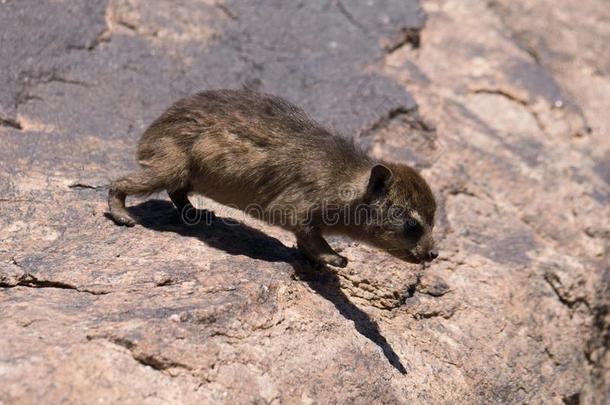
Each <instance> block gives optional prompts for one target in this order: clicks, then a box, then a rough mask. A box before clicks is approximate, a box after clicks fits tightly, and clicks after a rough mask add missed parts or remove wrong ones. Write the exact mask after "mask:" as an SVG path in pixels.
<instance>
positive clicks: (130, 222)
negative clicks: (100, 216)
mask: <svg viewBox="0 0 610 405" xmlns="http://www.w3.org/2000/svg"><path fill="white" fill-rule="evenodd" d="M106 216H107V217H109V218H110V219H112V220H113V221H114V223H115V224H117V225H119V226H128V227H132V226H135V225H136V221H135V220H134V219H133V218H132V217H130V216H129V215H127V214H119V213H116V212H108V213H107V214H106Z"/></svg>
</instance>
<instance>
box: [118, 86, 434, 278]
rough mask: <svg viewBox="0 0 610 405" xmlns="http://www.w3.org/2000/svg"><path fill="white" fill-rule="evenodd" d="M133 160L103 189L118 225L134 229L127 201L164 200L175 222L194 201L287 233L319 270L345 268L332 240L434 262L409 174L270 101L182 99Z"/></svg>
mask: <svg viewBox="0 0 610 405" xmlns="http://www.w3.org/2000/svg"><path fill="white" fill-rule="evenodd" d="M137 158H138V163H139V164H140V166H141V169H140V170H138V171H136V172H134V173H131V174H128V175H127V176H125V177H122V178H120V179H117V180H115V181H113V182H112V183H111V184H110V191H109V194H108V205H109V209H110V211H109V215H110V217H111V218H112V219H113V220H114V221H115V222H116V223H117V224H119V225H127V226H133V225H134V224H135V221H134V220H133V218H131V216H130V215H129V213H128V211H127V210H126V208H125V197H126V196H128V195H147V194H150V193H153V192H156V191H160V190H167V192H168V194H169V197H170V198H171V200H172V202H173V203H174V205H175V206H176V208H177V209H178V211H179V212H180V213H181V216H182V218H185V215H186V214H187V213H188V212H189V211H190V210H194V208H193V206H192V205H191V203H190V202H189V199H188V195H189V194H191V193H197V194H202V195H204V196H206V197H209V198H211V199H213V200H215V201H218V202H220V203H222V204H225V205H229V206H233V207H236V208H239V209H241V210H243V211H245V212H247V213H248V214H250V215H253V216H255V217H258V218H259V219H263V220H265V221H267V222H269V223H271V224H274V225H279V226H281V227H283V228H285V229H288V230H290V231H292V232H294V234H295V235H296V238H297V245H298V248H299V250H300V251H301V252H302V254H304V255H305V257H306V258H307V259H309V260H310V261H311V262H313V263H315V264H317V265H320V264H329V265H332V266H339V267H344V266H346V265H347V258H345V257H343V256H341V255H339V254H338V253H337V252H335V251H334V250H333V249H332V248H331V247H330V246H329V245H328V243H327V242H326V240H324V238H323V236H322V235H325V234H333V233H335V234H336V233H339V234H343V235H348V236H349V237H351V238H353V239H356V240H361V241H364V242H367V243H370V244H372V245H375V246H378V247H381V248H383V249H385V250H387V251H388V252H390V253H391V254H393V255H394V256H396V257H399V258H401V259H403V260H406V261H409V262H415V263H420V262H422V261H430V260H433V259H434V258H436V257H437V256H438V253H437V252H436V250H435V249H434V241H433V239H432V228H433V226H434V212H435V210H436V203H435V200H434V196H433V194H432V192H431V190H430V187H428V184H427V183H426V181H425V180H424V179H423V178H422V177H421V176H420V175H419V174H418V173H417V172H416V171H415V170H414V169H412V168H411V167H409V166H406V165H404V164H397V163H385V162H379V161H376V160H374V159H372V158H370V157H368V156H367V155H366V154H365V153H364V152H362V151H361V150H359V149H358V148H357V147H356V146H355V145H354V144H353V142H352V141H350V140H348V139H346V138H343V137H341V136H338V135H334V134H332V133H330V132H329V131H328V130H327V129H325V128H323V127H322V126H321V125H320V124H318V123H317V122H315V121H314V120H313V119H311V118H310V117H309V116H308V115H307V114H306V113H305V112H304V111H303V110H301V109H300V108H298V107H296V106H294V105H293V104H291V103H289V102H287V101H286V100H283V99H281V98H279V97H276V96H272V95H269V94H264V93H259V92H255V91H252V90H248V89H244V90H214V91H206V92H202V93H199V94H196V95H194V96H191V97H187V98H185V99H182V100H180V101H178V102H177V103H176V104H174V105H173V106H172V107H170V108H169V109H168V110H167V111H165V112H164V113H163V115H161V117H159V118H158V119H157V120H156V121H155V122H153V124H152V125H151V126H150V127H149V128H148V129H147V130H146V132H144V134H143V135H142V138H141V139H140V142H139V144H138V151H137ZM191 212H192V211H191Z"/></svg>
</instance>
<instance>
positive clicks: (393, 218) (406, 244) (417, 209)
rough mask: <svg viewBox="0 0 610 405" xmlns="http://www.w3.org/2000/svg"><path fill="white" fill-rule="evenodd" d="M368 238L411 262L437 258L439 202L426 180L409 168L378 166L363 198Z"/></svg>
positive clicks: (390, 164) (369, 179)
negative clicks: (435, 225) (433, 230)
mask: <svg viewBox="0 0 610 405" xmlns="http://www.w3.org/2000/svg"><path fill="white" fill-rule="evenodd" d="M362 203H363V204H364V207H366V209H365V210H364V211H365V213H366V214H365V215H364V217H366V218H363V216H362V215H360V216H359V220H361V221H362V220H364V221H365V222H364V223H363V230H364V232H365V235H364V237H365V239H366V240H367V241H368V242H370V243H372V244H374V245H377V246H379V247H381V248H383V249H385V250H387V251H388V252H390V253H391V254H392V255H394V256H396V257H398V258H400V259H403V260H406V261H409V262H412V263H421V262H423V261H432V260H434V259H435V258H436V257H437V256H438V252H437V250H436V249H435V248H434V240H433V238H432V229H433V227H434V213H435V211H436V201H435V200H434V195H433V194H432V191H431V190H430V187H429V186H428V184H427V183H426V181H425V180H424V179H423V178H422V177H421V176H420V175H419V173H417V172H416V171H415V170H414V169H412V168H411V167H409V166H406V165H402V164H392V163H387V164H385V163H384V164H377V165H375V166H374V167H373V168H372V169H371V171H370V174H369V176H368V182H367V186H366V191H365V194H364V198H363V199H362Z"/></svg>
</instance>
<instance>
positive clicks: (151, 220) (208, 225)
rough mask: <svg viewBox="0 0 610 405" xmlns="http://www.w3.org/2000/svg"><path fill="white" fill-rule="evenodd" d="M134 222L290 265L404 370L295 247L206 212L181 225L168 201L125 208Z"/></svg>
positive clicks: (330, 279) (331, 275) (328, 276)
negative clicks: (194, 219)
mask: <svg viewBox="0 0 610 405" xmlns="http://www.w3.org/2000/svg"><path fill="white" fill-rule="evenodd" d="M129 211H130V213H131V214H132V215H133V216H134V218H136V220H137V222H138V223H139V224H140V225H142V226H144V227H145V228H148V229H153V230H155V231H161V232H175V233H177V234H179V235H182V236H187V237H194V238H197V239H199V240H201V241H202V242H204V243H206V244H207V245H209V246H212V247H214V248H217V249H220V250H223V251H225V252H227V253H229V254H231V255H244V256H248V257H251V258H253V259H258V260H265V261H269V262H286V263H288V264H290V265H291V266H292V267H293V269H294V271H295V275H296V276H297V277H298V278H299V279H300V280H303V281H304V282H306V283H307V284H308V285H309V286H310V287H311V288H312V289H313V290H314V291H316V292H317V293H318V294H320V295H321V296H322V297H324V298H326V299H327V300H328V301H330V302H332V303H333V305H334V306H335V307H336V308H337V310H338V311H339V313H340V314H341V315H343V316H344V317H345V318H346V319H349V320H351V321H352V322H354V326H355V327H356V330H357V331H358V332H359V333H360V334H361V335H363V336H365V337H366V338H368V339H369V340H371V341H372V342H373V343H375V344H376V345H377V346H379V347H380V348H381V350H383V353H384V355H385V357H386V358H387V359H388V361H389V362H390V364H391V365H392V366H393V367H394V368H396V369H397V370H398V371H399V372H400V373H402V374H406V372H407V371H406V370H405V368H404V366H403V365H402V363H401V362H400V359H399V357H398V355H397V354H396V352H394V350H393V349H392V346H390V344H389V343H388V341H387V340H386V339H385V337H383V335H382V334H381V333H380V332H379V327H378V326H377V324H376V323H375V322H374V321H373V320H372V319H371V318H370V317H369V315H367V314H366V312H364V311H362V310H361V309H359V308H358V307H357V306H355V305H354V304H352V303H351V302H350V300H349V298H348V297H347V296H346V295H345V294H344V293H343V292H342V291H341V288H340V284H339V277H338V276H337V274H336V273H335V272H333V270H332V269H330V268H327V267H322V268H321V269H318V270H315V269H313V268H312V267H311V266H310V265H309V264H308V262H307V261H306V260H304V258H303V257H302V256H301V254H300V253H299V252H298V250H297V249H295V248H289V247H287V246H285V245H284V244H283V243H282V242H280V241H279V240H277V239H275V238H273V237H271V236H269V235H267V234H265V233H263V232H261V231H259V230H257V229H254V228H252V227H249V226H247V225H245V224H243V223H240V222H238V221H236V220H234V219H230V218H221V217H215V218H213V219H209V216H208V212H207V211H204V210H198V217H199V218H207V219H206V220H205V221H204V220H202V222H204V223H199V224H195V225H185V224H183V223H182V221H181V220H180V219H179V216H178V213H177V211H176V209H175V208H174V206H173V205H172V204H171V203H170V202H169V201H164V200H148V201H145V202H142V203H140V204H139V205H136V206H134V207H131V208H129Z"/></svg>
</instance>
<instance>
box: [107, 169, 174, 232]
mask: <svg viewBox="0 0 610 405" xmlns="http://www.w3.org/2000/svg"><path fill="white" fill-rule="evenodd" d="M162 188H164V181H163V179H161V178H160V177H159V176H158V175H155V174H154V173H153V172H151V171H149V170H140V171H138V172H134V173H131V174H129V175H127V176H125V177H121V178H120V179H117V180H115V181H113V182H112V183H110V189H109V191H108V209H109V211H108V214H109V215H110V218H112V220H113V221H114V222H115V223H116V224H117V225H125V226H134V225H135V224H136V221H135V220H134V219H133V218H132V217H131V215H129V212H128V211H127V208H125V198H126V197H127V196H128V195H132V194H136V195H142V194H150V193H154V192H155V191H158V190H160V189H162Z"/></svg>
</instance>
